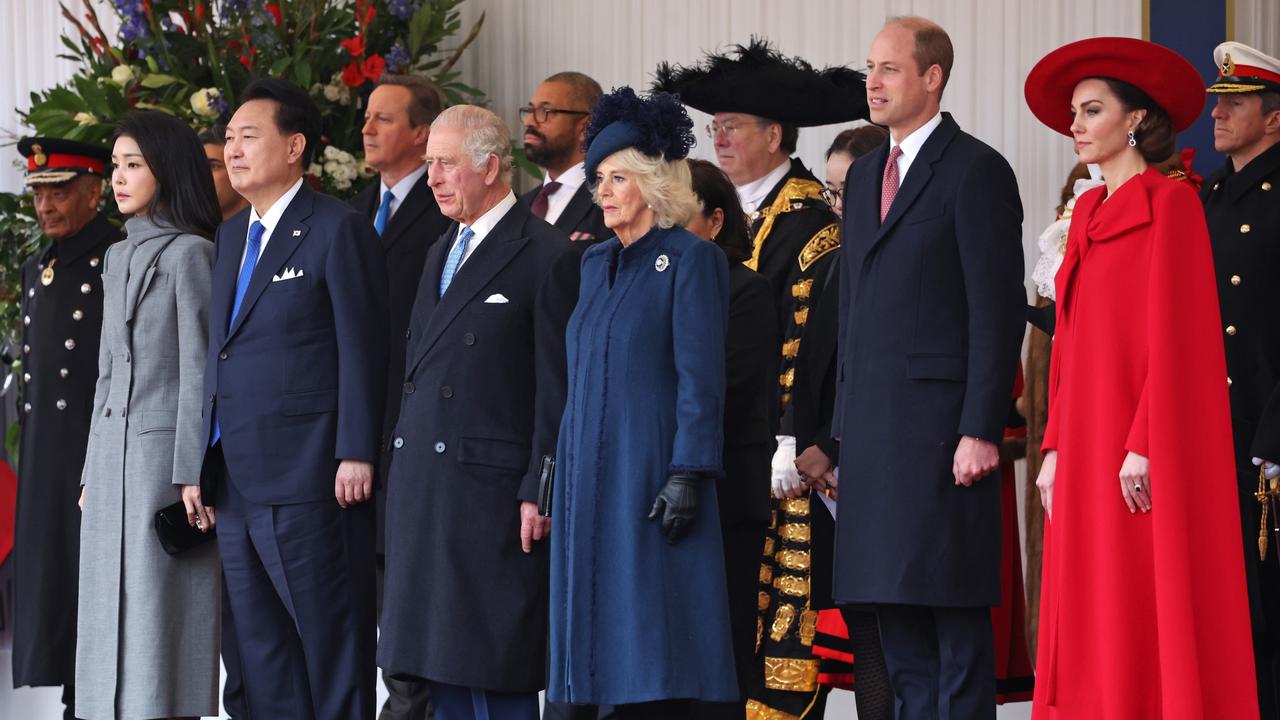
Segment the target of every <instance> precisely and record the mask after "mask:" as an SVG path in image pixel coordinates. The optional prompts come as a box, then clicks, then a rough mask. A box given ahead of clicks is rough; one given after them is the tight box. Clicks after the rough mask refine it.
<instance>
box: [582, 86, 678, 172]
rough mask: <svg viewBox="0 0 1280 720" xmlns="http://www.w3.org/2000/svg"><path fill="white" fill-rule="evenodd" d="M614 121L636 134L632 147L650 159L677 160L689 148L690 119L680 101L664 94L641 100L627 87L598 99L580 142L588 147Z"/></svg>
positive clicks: (656, 94)
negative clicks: (637, 137)
mask: <svg viewBox="0 0 1280 720" xmlns="http://www.w3.org/2000/svg"><path fill="white" fill-rule="evenodd" d="M615 122H626V123H629V124H631V125H633V126H635V127H636V128H637V129H638V130H639V131H640V139H639V141H637V142H636V143H635V145H634V147H635V148H636V149H637V150H639V151H640V152H642V153H644V154H645V155H649V156H651V157H658V156H661V157H662V158H663V159H665V160H680V159H682V158H684V157H686V156H687V155H688V154H689V150H690V149H692V148H693V145H694V142H695V140H694V136H693V120H692V119H691V118H690V117H689V113H688V111H686V110H685V109H684V106H683V105H681V104H680V101H679V100H677V99H676V98H675V97H673V96H672V95H670V94H668V93H654V94H653V95H650V96H649V97H648V98H642V97H640V96H639V95H637V94H636V91H635V90H632V89H631V88H629V87H620V88H617V89H615V90H614V91H613V92H611V93H609V94H608V95H605V96H604V97H602V98H600V101H599V102H598V103H596V107H595V110H593V111H592V112H591V121H590V122H589V123H588V124H587V132H586V135H585V137H584V138H583V141H582V146H583V147H584V148H586V147H589V146H590V145H591V142H592V141H593V140H595V138H596V136H597V135H599V134H600V132H601V131H602V130H604V129H605V128H606V127H608V126H610V125H612V124H613V123H615Z"/></svg>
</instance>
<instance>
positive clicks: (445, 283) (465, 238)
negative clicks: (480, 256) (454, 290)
mask: <svg viewBox="0 0 1280 720" xmlns="http://www.w3.org/2000/svg"><path fill="white" fill-rule="evenodd" d="M473 237H475V232H473V231H472V230H471V228H469V227H463V228H462V232H461V233H459V234H458V242H456V243H454V245H453V249H452V250H450V251H449V257H447V258H445V261H444V270H442V271H440V297H444V291H445V290H448V289H449V283H451V282H453V276H454V275H455V274H456V273H457V272H458V266H459V265H461V264H462V258H463V257H464V256H466V254H467V243H469V242H471V238H473Z"/></svg>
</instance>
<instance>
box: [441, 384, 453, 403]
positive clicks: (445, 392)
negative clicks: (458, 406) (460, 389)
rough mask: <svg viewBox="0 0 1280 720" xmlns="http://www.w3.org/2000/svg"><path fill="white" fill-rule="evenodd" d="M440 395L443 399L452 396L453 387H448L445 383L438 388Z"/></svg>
mask: <svg viewBox="0 0 1280 720" xmlns="http://www.w3.org/2000/svg"><path fill="white" fill-rule="evenodd" d="M440 397H442V398H444V399H445V400H448V399H449V398H451V397H453V388H451V387H449V386H448V385H445V386H444V387H442V388H440Z"/></svg>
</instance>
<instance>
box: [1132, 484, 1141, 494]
mask: <svg viewBox="0 0 1280 720" xmlns="http://www.w3.org/2000/svg"><path fill="white" fill-rule="evenodd" d="M1133 491H1134V492H1142V483H1134V484H1133Z"/></svg>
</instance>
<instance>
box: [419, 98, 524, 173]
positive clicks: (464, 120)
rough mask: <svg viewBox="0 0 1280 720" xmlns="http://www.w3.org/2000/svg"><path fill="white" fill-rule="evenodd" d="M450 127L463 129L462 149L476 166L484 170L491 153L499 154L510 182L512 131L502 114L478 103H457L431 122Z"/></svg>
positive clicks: (501, 168) (439, 126)
mask: <svg viewBox="0 0 1280 720" xmlns="http://www.w3.org/2000/svg"><path fill="white" fill-rule="evenodd" d="M437 128H450V129H453V130H462V131H463V132H464V133H465V137H464V138H463V141H462V151H463V152H464V153H466V154H467V157H468V158H470V160H471V164H472V166H473V167H475V169H476V170H479V171H484V168H485V166H486V165H488V164H489V156H490V155H493V156H495V157H497V158H498V168H499V169H500V170H501V175H500V176H501V178H502V180H503V182H506V183H510V182H511V168H512V167H513V166H514V164H515V163H514V161H513V160H512V157H511V132H510V131H508V130H507V126H506V124H505V123H503V122H502V118H500V117H498V116H497V115H495V114H494V113H493V111H492V110H487V109H485V108H482V107H480V106H478V105H454V106H453V107H450V108H446V109H445V110H444V111H443V112H441V113H440V114H439V115H438V116H437V117H436V119H435V120H433V121H432V122H431V129H432V130H435V129H437Z"/></svg>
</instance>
